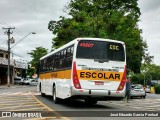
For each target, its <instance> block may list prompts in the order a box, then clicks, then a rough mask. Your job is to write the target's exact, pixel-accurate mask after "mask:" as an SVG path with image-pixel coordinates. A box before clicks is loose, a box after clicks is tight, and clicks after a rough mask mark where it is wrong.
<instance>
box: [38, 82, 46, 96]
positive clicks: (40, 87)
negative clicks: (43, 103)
mask: <svg viewBox="0 0 160 120" xmlns="http://www.w3.org/2000/svg"><path fill="white" fill-rule="evenodd" d="M39 90H40V92H41V96H42V97H45V94H44V93H43V92H42V86H41V83H40V86H39Z"/></svg>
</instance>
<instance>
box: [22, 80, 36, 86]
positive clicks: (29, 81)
mask: <svg viewBox="0 0 160 120" xmlns="http://www.w3.org/2000/svg"><path fill="white" fill-rule="evenodd" d="M24 84H25V85H37V84H38V81H37V79H28V80H25V81H24Z"/></svg>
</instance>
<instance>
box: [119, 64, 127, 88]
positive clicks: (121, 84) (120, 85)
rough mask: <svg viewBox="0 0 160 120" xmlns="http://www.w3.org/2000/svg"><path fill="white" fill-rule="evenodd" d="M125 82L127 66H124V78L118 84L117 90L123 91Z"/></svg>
mask: <svg viewBox="0 0 160 120" xmlns="http://www.w3.org/2000/svg"><path fill="white" fill-rule="evenodd" d="M125 84H126V66H125V68H124V73H123V77H122V80H121V82H120V84H119V86H118V89H117V91H122V90H123V89H124V86H125Z"/></svg>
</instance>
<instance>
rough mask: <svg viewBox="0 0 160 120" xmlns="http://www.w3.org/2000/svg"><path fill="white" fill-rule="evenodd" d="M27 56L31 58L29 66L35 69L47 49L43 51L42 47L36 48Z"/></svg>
mask: <svg viewBox="0 0 160 120" xmlns="http://www.w3.org/2000/svg"><path fill="white" fill-rule="evenodd" d="M28 54H30V55H31V57H32V58H33V59H32V61H31V62H30V64H31V65H32V66H33V67H35V69H37V67H38V63H39V60H40V58H41V57H43V56H44V55H46V54H47V49H45V48H43V47H37V48H36V49H35V50H32V51H31V52H30V53H28Z"/></svg>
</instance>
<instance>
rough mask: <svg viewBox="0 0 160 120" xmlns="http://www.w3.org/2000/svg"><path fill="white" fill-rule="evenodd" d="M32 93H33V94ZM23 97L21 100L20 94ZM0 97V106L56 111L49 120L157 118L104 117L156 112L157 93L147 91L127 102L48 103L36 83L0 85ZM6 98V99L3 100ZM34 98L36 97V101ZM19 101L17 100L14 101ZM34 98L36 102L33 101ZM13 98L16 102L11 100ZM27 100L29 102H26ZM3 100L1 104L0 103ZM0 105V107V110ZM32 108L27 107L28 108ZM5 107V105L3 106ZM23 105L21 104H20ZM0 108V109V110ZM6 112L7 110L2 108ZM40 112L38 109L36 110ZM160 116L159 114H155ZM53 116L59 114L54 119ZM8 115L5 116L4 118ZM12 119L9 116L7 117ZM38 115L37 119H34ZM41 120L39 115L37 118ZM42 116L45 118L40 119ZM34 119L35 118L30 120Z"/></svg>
mask: <svg viewBox="0 0 160 120" xmlns="http://www.w3.org/2000/svg"><path fill="white" fill-rule="evenodd" d="M29 91H31V92H32V93H33V95H34V96H35V98H34V99H31V98H30V97H29V95H30V94H28V92H29ZM34 93H35V94H34ZM24 94H26V95H25V97H26V98H27V99H24V96H22V95H24ZM9 95H14V96H15V97H10V98H9V99H8V98H7V97H8V96H9ZM0 96H1V100H3V99H5V101H1V105H3V107H4V105H6V104H9V102H13V103H14V107H16V104H20V101H22V102H28V103H27V104H26V105H27V111H30V110H32V111H33V110H34V109H33V107H35V106H34V104H37V105H38V106H40V107H39V108H41V107H45V108H46V109H45V111H50V112H53V113H54V114H56V117H50V118H47V119H48V120H50V119H51V120H52V119H54V120H55V119H58V120H59V119H65V120H69V119H71V120H77V119H78V120H85V119H87V120H106V119H107V120H108V119H109V120H116V119H118V120H128V119H130V120H137V119H138V120H144V119H145V120H156V119H157V120H159V117H135V116H134V117H120V116H119V117H108V116H110V114H111V113H114V114H115V115H116V113H118V114H120V113H127V114H128V113H131V114H133V113H136V114H140V113H143V111H145V112H146V111H147V112H149V111H150V112H153V111H154V112H156V111H160V95H155V94H147V97H146V99H139V98H135V99H132V100H131V101H130V102H129V103H127V102H124V101H99V102H98V103H97V104H96V105H86V104H85V102H84V101H83V100H65V101H64V100H63V101H61V102H60V103H59V104H54V103H53V102H52V97H50V96H45V97H42V96H41V95H40V94H39V93H38V94H37V92H36V86H18V87H11V88H0ZM17 96H18V97H17ZM7 99H8V101H9V102H8V101H7ZM36 99H37V100H36ZM18 100H19V101H18ZM35 100H36V103H34V102H35ZM15 101H17V103H16V102H15ZM29 102H31V103H29ZM2 103H3V104H2ZM1 105H0V109H1V110H3V109H2V107H1ZM28 106H30V107H32V109H29V107H28ZM7 107H8V108H9V106H7ZM23 107H25V106H23ZM1 110H0V111H1ZM5 110H6V111H7V110H9V109H7V108H6V109H5ZM40 111H42V110H40ZM158 114H159V115H160V113H158ZM57 116H60V117H59V118H57ZM8 119H9V118H6V120H8ZM10 119H11V120H12V118H10ZM38 119H40V118H37V120H38ZM41 119H43V118H41ZM44 119H45V118H44ZM34 120H36V119H34Z"/></svg>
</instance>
